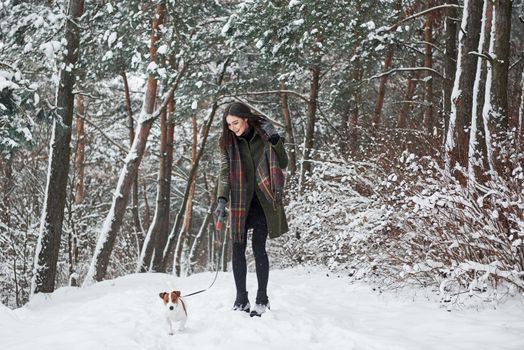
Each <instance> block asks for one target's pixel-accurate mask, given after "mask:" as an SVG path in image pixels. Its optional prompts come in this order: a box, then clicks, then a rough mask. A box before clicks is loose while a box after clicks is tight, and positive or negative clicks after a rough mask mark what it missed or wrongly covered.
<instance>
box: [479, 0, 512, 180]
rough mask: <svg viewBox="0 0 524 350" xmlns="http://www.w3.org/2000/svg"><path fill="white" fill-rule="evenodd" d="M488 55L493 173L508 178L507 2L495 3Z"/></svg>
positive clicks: (509, 21)
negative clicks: (489, 63) (490, 77)
mask: <svg viewBox="0 0 524 350" xmlns="http://www.w3.org/2000/svg"><path fill="white" fill-rule="evenodd" d="M493 4H494V8H493V24H492V28H493V30H492V35H493V38H492V40H491V42H490V44H492V45H490V52H489V55H490V57H491V58H492V60H491V64H492V79H491V81H490V83H491V85H492V86H491V94H490V96H489V100H488V101H489V106H488V105H486V106H485V108H488V107H491V108H490V110H489V111H486V112H487V113H488V114H489V117H488V125H489V128H490V132H491V134H492V139H491V144H493V145H494V149H493V157H494V166H495V171H496V172H497V173H498V174H499V175H502V176H504V177H505V178H510V177H511V164H510V159H509V158H510V156H511V153H513V152H512V150H511V147H512V146H511V136H510V130H509V123H508V69H509V60H510V32H511V7H512V1H511V0H495V1H494V3H493Z"/></svg>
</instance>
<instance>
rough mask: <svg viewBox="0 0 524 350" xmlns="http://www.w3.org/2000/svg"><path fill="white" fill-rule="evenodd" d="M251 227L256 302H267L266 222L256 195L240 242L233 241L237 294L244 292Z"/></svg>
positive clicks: (267, 260)
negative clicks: (255, 278) (255, 277)
mask: <svg viewBox="0 0 524 350" xmlns="http://www.w3.org/2000/svg"><path fill="white" fill-rule="evenodd" d="M250 228H252V229H253V235H252V239H251V241H252V247H253V255H254V257H255V266H256V273H257V282H258V290H257V298H256V303H258V304H265V303H267V301H268V300H267V299H268V298H267V283H268V279H269V259H268V257H267V253H266V239H267V223H266V217H265V215H264V211H263V210H262V207H261V206H260V203H259V201H258V199H257V197H256V196H254V197H253V200H252V201H251V205H250V207H249V211H248V214H247V218H246V227H245V229H244V232H243V239H242V242H237V243H233V257H232V263H233V276H234V277H235V285H236V288H237V294H239V293H245V292H246V274H247V265H246V247H247V231H248V230H249V229H250Z"/></svg>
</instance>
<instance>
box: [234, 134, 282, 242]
mask: <svg viewBox="0 0 524 350" xmlns="http://www.w3.org/2000/svg"><path fill="white" fill-rule="evenodd" d="M262 139H263V140H264V152H263V154H262V157H261V158H260V161H259V163H258V165H257V169H256V175H255V176H256V182H257V185H258V187H259V189H260V190H261V191H262V193H264V196H265V197H266V199H267V200H268V201H269V202H270V203H271V204H272V205H273V208H275V207H276V206H277V204H280V203H281V202H282V198H283V194H284V182H285V178H284V173H283V171H282V169H281V168H280V166H279V164H278V159H277V154H276V152H275V150H274V149H273V147H271V146H270V145H269V141H267V138H264V137H263V138H262ZM228 153H229V183H230V186H231V209H230V215H231V233H232V235H233V241H234V242H242V240H243V235H242V233H243V231H244V228H245V225H246V217H247V212H248V210H249V208H248V205H249V203H247V189H246V178H245V173H244V169H243V167H242V160H241V158H240V150H239V147H238V141H237V139H236V138H235V137H233V142H231V144H230V145H229V147H228Z"/></svg>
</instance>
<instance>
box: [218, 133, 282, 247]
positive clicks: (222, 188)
mask: <svg viewBox="0 0 524 350" xmlns="http://www.w3.org/2000/svg"><path fill="white" fill-rule="evenodd" d="M237 140H238V147H239V151H240V158H241V160H242V168H243V171H244V174H245V178H246V179H245V180H246V190H247V203H246V206H247V205H249V204H251V200H252V199H253V196H254V195H256V196H257V199H258V201H259V202H260V205H261V207H262V209H263V210H264V214H265V216H266V223H267V230H268V236H269V237H270V238H276V237H279V236H280V235H282V234H284V233H286V232H287V231H288V226H287V220H286V214H285V212H284V206H283V205H282V203H280V204H277V205H276V207H275V208H273V205H272V204H271V203H270V202H269V201H268V200H267V199H266V197H265V196H264V194H263V193H262V191H261V190H260V189H259V188H258V186H257V184H256V179H255V171H256V168H257V164H258V161H259V159H260V158H261V157H262V153H263V151H264V141H263V140H262V138H261V137H260V135H258V133H256V132H255V133H253V137H252V138H251V140H250V141H249V142H248V141H247V140H246V139H245V138H243V137H238V138H237ZM271 147H273V149H274V150H275V152H276V154H277V158H278V163H279V165H280V167H281V168H282V169H284V168H286V167H287V163H288V159H287V154H286V150H285V149H284V144H283V143H282V138H280V139H279V140H278V142H277V144H276V145H272V144H271ZM218 181H219V182H218V194H217V198H220V197H223V198H225V199H226V200H227V201H228V202H229V194H230V183H229V181H230V179H229V155H228V152H227V150H221V158H220V174H219V180H218ZM248 211H249V208H246V215H247V212H248Z"/></svg>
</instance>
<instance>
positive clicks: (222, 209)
mask: <svg viewBox="0 0 524 350" xmlns="http://www.w3.org/2000/svg"><path fill="white" fill-rule="evenodd" d="M226 203H227V201H226V199H225V198H222V197H220V198H218V202H217V208H216V209H215V215H216V216H217V219H218V220H221V221H225V219H226V218H227V209H226Z"/></svg>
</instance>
